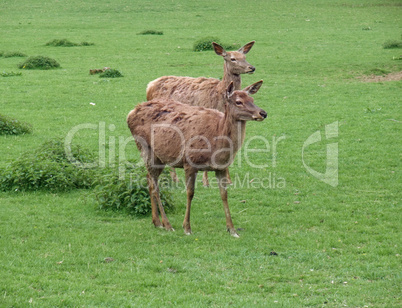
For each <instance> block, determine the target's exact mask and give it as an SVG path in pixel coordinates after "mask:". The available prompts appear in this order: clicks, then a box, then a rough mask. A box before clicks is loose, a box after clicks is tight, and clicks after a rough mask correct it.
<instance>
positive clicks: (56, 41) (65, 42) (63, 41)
mask: <svg viewBox="0 0 402 308" xmlns="http://www.w3.org/2000/svg"><path fill="white" fill-rule="evenodd" d="M45 45H46V46H53V47H74V46H92V45H95V44H94V43H89V42H81V43H80V44H78V43H73V42H71V41H69V40H68V39H61V40H60V39H54V40H52V41H49V42H47V43H46V44H45Z"/></svg>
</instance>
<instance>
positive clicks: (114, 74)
mask: <svg viewBox="0 0 402 308" xmlns="http://www.w3.org/2000/svg"><path fill="white" fill-rule="evenodd" d="M99 77H101V78H118V77H123V74H122V73H120V72H119V71H118V70H115V69H112V68H109V69H107V70H105V71H104V72H103V73H101V74H100V75H99Z"/></svg>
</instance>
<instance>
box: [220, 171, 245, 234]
mask: <svg viewBox="0 0 402 308" xmlns="http://www.w3.org/2000/svg"><path fill="white" fill-rule="evenodd" d="M226 174H227V169H224V170H217V171H216V177H217V179H218V184H219V190H220V193H221V198H222V203H223V209H224V210H225V216H226V228H227V231H228V232H229V233H230V235H231V236H233V237H239V235H238V234H237V232H236V230H235V228H234V225H233V222H232V217H231V216H230V211H229V204H228V192H227V185H228V179H227V177H226Z"/></svg>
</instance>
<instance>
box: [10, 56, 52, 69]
mask: <svg viewBox="0 0 402 308" xmlns="http://www.w3.org/2000/svg"><path fill="white" fill-rule="evenodd" d="M58 67H60V64H59V63H58V62H57V61H56V60H54V59H52V58H49V57H43V56H35V57H29V58H28V59H27V60H26V61H25V62H23V63H20V64H19V65H18V68H21V69H40V70H49V69H52V68H58Z"/></svg>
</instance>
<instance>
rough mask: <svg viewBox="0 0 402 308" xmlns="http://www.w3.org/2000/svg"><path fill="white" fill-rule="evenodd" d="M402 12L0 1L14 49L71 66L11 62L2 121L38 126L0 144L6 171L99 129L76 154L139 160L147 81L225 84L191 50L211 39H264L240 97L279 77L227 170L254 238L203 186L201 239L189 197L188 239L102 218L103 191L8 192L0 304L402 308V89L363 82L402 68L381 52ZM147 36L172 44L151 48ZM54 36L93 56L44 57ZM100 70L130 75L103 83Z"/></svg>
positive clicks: (307, 2) (0, 62)
mask: <svg viewBox="0 0 402 308" xmlns="http://www.w3.org/2000/svg"><path fill="white" fill-rule="evenodd" d="M136 2H138V3H136ZM401 9H402V5H401V2H400V1H397V0H335V1H324V0H318V1H313V0H304V1H294V0H293V1H290V0H289V1H277V0H276V1H275V0H272V1H256V0H250V1H236V0H232V1H229V0H228V1H219V2H218V1H210V0H207V1H191V0H189V1H160V0H153V1H141V2H140V1H128V0H121V1H107V0H98V1H92V0H91V1H77V0H71V1H55V0H52V1H51V0H47V1H39V0H30V1H23V0H18V1H0V20H1V23H0V38H1V44H0V51H2V52H3V53H6V52H22V53H24V54H25V55H27V57H28V56H37V55H42V56H47V57H51V58H53V59H55V60H57V61H58V62H59V63H60V66H61V67H60V68H58V69H54V70H27V69H19V68H17V65H18V64H19V63H21V62H23V61H24V60H26V58H27V57H5V56H3V57H0V73H3V75H1V76H0V114H4V115H7V116H9V117H12V118H16V119H18V120H21V121H24V122H28V123H31V124H32V126H33V133H32V134H26V135H20V136H0V158H1V159H0V168H5V167H6V166H7V165H8V164H10V163H11V162H12V161H14V160H15V159H17V158H18V157H19V156H20V154H21V153H23V152H27V151H33V150H34V149H36V148H37V147H38V145H40V144H42V143H43V142H45V141H48V140H50V139H53V138H62V139H64V138H66V136H68V135H69V133H70V134H71V132H72V131H74V129H75V128H77V127H84V126H79V125H88V126H86V127H87V128H85V129H81V130H80V131H79V133H77V134H76V135H74V138H73V143H74V144H78V145H82V146H85V147H87V148H89V149H91V150H92V151H94V152H95V153H103V154H102V155H100V156H101V158H102V156H104V159H105V161H104V162H103V161H102V163H104V164H105V165H110V164H113V163H115V164H118V163H119V160H121V159H122V158H124V157H126V158H128V159H138V158H139V154H138V151H137V150H136V148H135V146H134V143H133V142H130V143H128V144H127V145H126V144H125V143H126V141H127V140H129V139H127V138H129V137H130V132H129V130H128V129H127V125H126V122H125V120H126V116H127V114H128V112H129V111H130V110H131V109H133V108H134V106H136V105H137V104H138V103H140V102H142V101H144V100H145V89H146V85H147V83H148V82H149V81H151V80H153V79H155V78H157V77H160V76H163V75H178V76H193V77H197V76H206V77H215V78H219V77H221V76H222V74H223V60H222V58H220V57H218V56H216V55H215V53H214V52H213V51H205V52H193V51H192V47H193V43H194V42H195V41H197V40H198V39H200V38H203V37H206V36H216V37H218V38H220V39H221V40H222V41H224V42H226V43H227V44H238V45H243V44H245V43H247V42H249V41H251V40H255V41H256V43H255V45H254V47H253V48H252V50H251V51H250V53H249V54H248V55H247V60H248V61H249V62H250V63H251V64H252V65H254V66H255V67H256V72H255V73H254V74H253V75H246V76H243V79H242V83H243V85H244V86H247V85H249V84H251V83H254V82H256V81H258V80H260V79H263V80H264V85H263V86H262V88H261V90H260V91H259V92H258V93H257V94H256V95H255V96H254V98H255V102H256V104H257V105H259V106H260V107H261V108H263V109H265V110H266V111H267V112H268V118H267V119H266V120H265V121H264V122H261V123H249V124H248V126H247V136H246V140H245V144H244V147H243V150H242V151H241V152H240V153H238V157H237V158H236V160H235V162H234V164H233V166H232V167H231V168H230V171H231V175H232V178H234V179H235V181H234V185H233V186H232V187H231V188H230V189H229V205H230V209H231V212H232V218H233V220H234V224H235V227H237V228H241V231H239V234H240V238H239V239H235V238H232V237H230V236H229V235H228V234H227V233H226V232H225V216H224V212H223V209H222V204H221V200H220V197H219V192H218V189H217V188H216V187H213V186H214V185H212V187H211V188H204V187H202V185H201V176H199V177H198V179H197V180H198V185H197V189H196V192H195V197H194V201H193V210H192V229H193V235H191V236H186V235H184V233H183V231H182V230H181V224H182V221H183V218H184V212H185V201H186V197H185V189H184V186H183V183H180V184H179V185H178V186H177V187H176V188H174V189H173V191H172V194H173V200H174V204H175V206H176V210H175V211H174V212H171V213H168V217H169V219H170V222H171V223H172V225H173V227H174V228H175V229H176V232H166V231H163V230H159V229H155V228H154V227H153V226H152V225H151V217H150V216H147V217H132V216H128V215H125V214H121V213H117V212H104V211H99V210H97V209H96V203H95V201H94V197H93V194H92V191H91V190H73V191H70V192H64V193H54V192H47V191H35V192H15V191H6V192H0V277H1V279H0V307H28V306H34V307H133V306H140V307H142V306H149V307H204V306H212V307H226V306H233V307H401V306H402V299H401V295H400V294H402V291H401V285H402V281H401V278H402V272H401V244H402V243H401V196H402V194H401V183H402V179H401V132H402V130H401V122H402V113H401V81H400V80H394V81H383V82H363V80H362V79H360V78H359V77H361V76H369V75H372V74H383V75H386V74H387V73H396V72H400V71H401V70H402V62H401V61H400V60H396V59H398V58H400V54H401V50H400V49H397V48H392V49H385V48H383V44H384V43H385V42H387V41H389V40H394V41H399V42H400V41H401V39H402V38H401V34H402V33H401V26H402V22H401V18H400V17H401V13H402V12H401ZM146 30H156V31H163V35H138V33H140V32H142V31H146ZM54 39H68V40H70V41H72V42H75V43H80V42H90V43H93V45H89V46H74V47H53V46H46V43H47V42H49V41H52V40H54ZM103 67H111V68H113V69H117V70H119V71H120V72H121V73H122V74H123V75H124V77H123V78H99V76H98V75H90V74H89V70H90V69H101V68H103ZM13 73H22V74H21V75H19V74H15V76H10V75H13ZM3 76H7V77H3ZM89 125H92V126H89ZM317 132H319V133H317ZM310 136H313V137H310ZM317 136H321V140H319V139H317V138H318V137H317ZM314 137H317V138H315V139H314ZM309 138H310V139H309ZM308 140H310V141H314V142H312V143H311V144H309V142H308ZM111 143H113V145H114V146H115V148H114V149H115V151H111V150H110V147H111ZM328 149H332V150H328ZM119 151H121V152H120V155H117V154H116V153H119ZM331 155H332V156H331ZM327 156H328V159H327ZM328 170H330V171H333V173H332V174H329V175H328V176H327V177H325V176H324V173H325V172H326V171H328ZM314 171H315V172H316V173H314ZM336 172H337V173H336ZM179 176H180V177H181V178H183V172H179ZM210 177H211V179H212V174H210ZM325 181H326V182H325Z"/></svg>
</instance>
